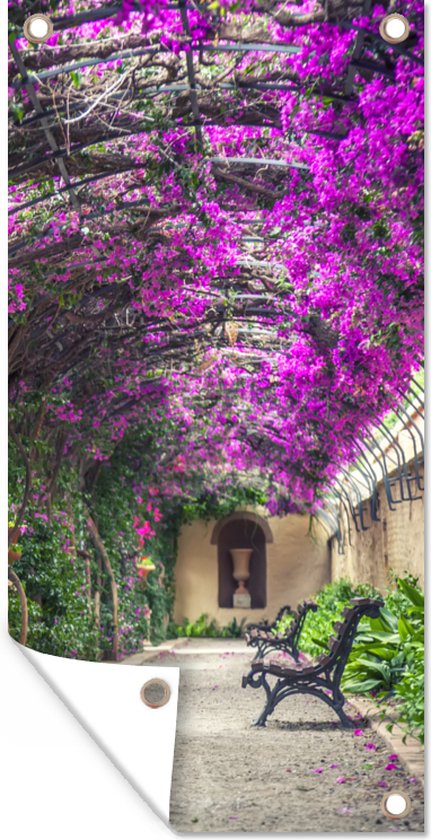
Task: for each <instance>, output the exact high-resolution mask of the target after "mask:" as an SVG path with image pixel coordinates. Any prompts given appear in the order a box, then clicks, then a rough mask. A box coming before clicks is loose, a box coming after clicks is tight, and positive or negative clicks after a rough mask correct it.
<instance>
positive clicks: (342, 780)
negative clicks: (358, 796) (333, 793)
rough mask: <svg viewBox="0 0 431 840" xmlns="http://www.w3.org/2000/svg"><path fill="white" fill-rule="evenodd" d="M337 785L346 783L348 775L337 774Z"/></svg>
mask: <svg viewBox="0 0 431 840" xmlns="http://www.w3.org/2000/svg"><path fill="white" fill-rule="evenodd" d="M335 781H336V783H337V785H344V784H345V783H346V782H347V778H346V776H337V778H336V779H335Z"/></svg>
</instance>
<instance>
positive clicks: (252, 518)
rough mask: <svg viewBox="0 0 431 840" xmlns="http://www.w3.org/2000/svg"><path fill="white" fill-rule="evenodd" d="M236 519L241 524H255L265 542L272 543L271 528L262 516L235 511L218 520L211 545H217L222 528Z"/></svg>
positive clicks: (249, 512)
mask: <svg viewBox="0 0 431 840" xmlns="http://www.w3.org/2000/svg"><path fill="white" fill-rule="evenodd" d="M238 519H239V520H240V521H241V522H243V521H244V520H248V521H249V522H255V523H256V525H259V526H260V527H261V528H262V531H263V533H264V535H265V542H267V543H272V542H274V538H273V536H272V531H271V528H270V527H269V525H268V523H267V521H266V519H264V518H263V516H259V515H258V514H257V513H253V512H252V511H249V510H235V511H234V512H233V513H230V514H229V516H224V517H223V519H219V520H218V522H216V524H215V526H214V528H213V532H212V535H211V544H212V545H217V544H218V539H219V534H220V531H221V530H222V528H224V526H225V525H227V523H228V522H235V521H236V520H238ZM232 548H234V546H232Z"/></svg>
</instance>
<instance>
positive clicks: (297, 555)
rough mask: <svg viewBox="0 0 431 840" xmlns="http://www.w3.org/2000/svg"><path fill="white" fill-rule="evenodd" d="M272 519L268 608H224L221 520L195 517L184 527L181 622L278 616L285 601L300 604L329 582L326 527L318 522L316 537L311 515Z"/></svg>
mask: <svg viewBox="0 0 431 840" xmlns="http://www.w3.org/2000/svg"><path fill="white" fill-rule="evenodd" d="M267 522H268V525H269V527H270V529H271V531H272V535H273V538H274V541H273V542H272V543H267V546H266V552H267V606H266V608H265V609H253V610H246V609H238V608H236V609H235V608H232V609H227V608H222V607H219V606H218V561H217V546H216V545H211V535H212V532H213V529H214V526H215V524H216V522H215V520H212V521H210V522H203V521H195V522H193V523H191V524H190V525H185V526H184V527H183V528H182V530H181V534H180V538H179V545H178V556H177V562H176V567H175V581H176V600H175V613H174V615H175V621H176V622H178V623H180V622H181V621H182V620H183V619H184V618H185V617H187V618H188V619H189V620H190V621H195V620H196V619H197V618H198V617H199V616H200V615H201V614H202V613H207V614H208V615H209V617H210V618H215V619H216V620H217V621H218V623H219V624H220V625H222V626H223V625H225V624H228V623H229V622H230V621H232V619H233V618H234V617H236V619H237V620H238V621H240V620H241V619H242V618H243V617H245V618H246V619H247V620H252V621H255V620H258V619H260V618H263V617H268V618H273V617H274V616H275V615H276V613H277V612H278V610H279V609H280V607H281V606H282V605H283V604H285V603H288V604H290V605H291V606H296V604H297V603H298V602H299V601H301V600H302V599H303V598H305V597H308V596H309V595H312V594H314V593H315V592H317V590H318V589H320V587H321V586H323V585H324V584H325V583H327V582H328V581H329V579H330V560H329V547H328V542H327V539H328V537H327V534H326V532H325V531H324V529H323V528H320V527H319V526H317V527H316V528H315V531H314V532H313V537H311V536H310V535H309V533H308V529H309V520H308V517H305V516H304V517H303V516H296V515H295V516H294V515H289V516H285V517H282V518H279V517H269V518H268V519H267Z"/></svg>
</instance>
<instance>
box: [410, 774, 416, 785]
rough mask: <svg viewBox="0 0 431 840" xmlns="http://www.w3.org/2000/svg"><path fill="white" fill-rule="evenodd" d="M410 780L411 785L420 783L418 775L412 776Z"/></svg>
mask: <svg viewBox="0 0 431 840" xmlns="http://www.w3.org/2000/svg"><path fill="white" fill-rule="evenodd" d="M408 781H409V784H410V785H417V783H418V780H417V778H416V776H410V778H409V780H408Z"/></svg>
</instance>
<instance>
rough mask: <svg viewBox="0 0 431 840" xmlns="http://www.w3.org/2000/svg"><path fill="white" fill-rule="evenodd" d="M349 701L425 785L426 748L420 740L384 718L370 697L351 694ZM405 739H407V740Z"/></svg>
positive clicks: (412, 773)
mask: <svg viewBox="0 0 431 840" xmlns="http://www.w3.org/2000/svg"><path fill="white" fill-rule="evenodd" d="M347 702H348V703H349V705H350V706H353V708H354V709H356V711H357V712H359V713H360V714H361V715H362V717H364V718H366V719H367V720H368V721H369V723H370V726H371V728H372V729H374V731H375V732H377V734H378V735H380V737H381V738H383V740H384V741H385V742H386V744H387V745H388V747H389V748H390V749H391V750H392V752H394V753H397V755H398V756H399V759H400V762H401V763H402V764H403V765H404V767H405V768H406V770H407V772H408V773H410V774H411V775H412V776H415V778H416V779H417V780H418V782H420V784H421V785H422V786H423V785H424V771H425V766H424V749H423V746H422V744H421V743H420V741H418V740H417V738H414V737H413V736H412V735H407V736H406V734H405V732H404V730H403V729H401V727H400V726H399V725H398V724H397V723H394V722H393V720H392V719H391V718H389V717H384V718H383V719H382V717H381V713H382V712H381V709H380V708H379V707H378V706H377V705H376V704H375V703H373V701H372V700H370V699H369V698H368V697H367V698H365V697H357V696H352V695H349V697H348V701H347ZM388 723H391V724H392V731H391V732H390V731H389V730H388V729H387V728H386V726H387V724H388ZM403 739H405V742H404V741H403Z"/></svg>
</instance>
